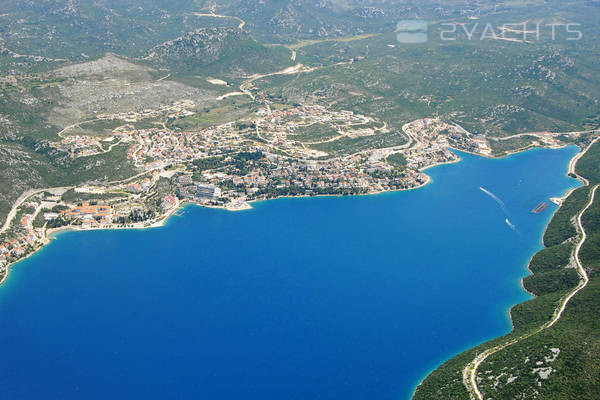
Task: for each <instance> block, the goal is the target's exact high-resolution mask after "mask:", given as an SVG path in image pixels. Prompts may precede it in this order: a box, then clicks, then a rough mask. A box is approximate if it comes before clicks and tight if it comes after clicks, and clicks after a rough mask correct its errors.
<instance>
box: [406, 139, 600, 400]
mask: <svg viewBox="0 0 600 400" xmlns="http://www.w3.org/2000/svg"><path fill="white" fill-rule="evenodd" d="M598 140H600V137H597V138H595V139H593V140H592V141H591V142H590V144H589V145H587V146H586V147H585V148H581V147H579V146H577V145H574V144H573V146H576V147H578V148H579V151H578V152H577V153H576V154H575V155H574V156H573V157H572V158H571V159H570V160H569V164H568V167H567V173H566V174H565V175H566V176H568V177H571V178H572V179H575V180H577V181H579V182H581V185H580V186H577V187H574V188H571V189H568V190H567V191H566V192H565V193H564V194H563V195H562V196H561V197H557V199H560V200H561V203H560V204H556V203H555V204H556V205H557V208H556V210H554V212H553V213H552V215H551V217H550V219H549V221H548V223H547V224H546V226H545V227H544V231H543V233H542V236H541V239H540V240H541V245H542V247H541V248H540V250H538V251H536V252H535V253H533V254H532V255H531V257H530V258H529V260H528V261H527V264H526V270H527V271H528V274H527V275H525V276H524V277H522V278H521V279H520V281H519V285H520V287H521V290H523V292H525V293H526V294H528V295H529V296H531V299H530V300H533V299H535V298H537V297H538V296H536V295H534V294H533V293H531V292H529V291H528V290H527V289H526V288H525V286H524V283H523V281H524V279H525V278H527V277H528V276H531V275H534V273H533V271H531V269H530V265H531V261H532V259H533V257H535V255H536V254H537V253H538V252H539V251H542V250H544V249H545V248H546V246H545V245H544V242H543V240H544V235H545V234H546V231H547V229H548V226H549V225H550V222H551V221H552V219H553V218H554V216H555V215H556V213H557V212H558V210H559V209H560V207H562V204H563V202H564V200H565V199H566V198H567V197H569V196H570V195H571V194H572V193H573V192H574V191H576V190H578V189H580V188H582V187H585V186H587V185H588V182H587V180H586V179H585V178H583V177H581V176H579V175H577V174H576V173H575V166H576V164H577V161H579V159H580V158H581V157H582V156H583V155H584V154H585V153H586V152H587V151H588V150H589V149H590V148H591V147H592V145H593V144H594V143H595V142H597V141H598ZM568 146H571V145H570V144H568V145H565V146H559V147H544V146H542V147H538V146H533V147H532V146H528V148H527V149H526V150H523V151H529V150H533V149H536V148H550V149H560V148H564V147H568ZM459 151H460V150H459ZM520 152H521V151H518V152H511V153H510V154H506V155H505V156H502V157H497V156H496V157H489V158H497V159H501V158H504V157H507V156H509V155H514V154H518V153H520ZM467 153H469V152H467ZM571 175H575V177H572V176H571ZM530 300H526V301H530ZM522 303H523V302H520V303H516V304H514V305H512V306H511V307H510V308H509V309H508V317H509V320H510V324H511V330H510V331H509V332H507V333H506V334H505V335H501V336H497V337H494V338H490V339H488V340H484V341H482V342H479V343H476V344H474V345H473V346H471V347H468V348H465V349H464V350H461V351H459V352H457V353H455V354H453V355H452V356H450V357H448V358H447V359H445V360H444V361H442V362H441V363H439V364H438V365H437V366H436V367H434V368H432V369H431V370H429V371H428V372H427V373H426V374H425V375H424V376H423V377H422V378H421V379H420V380H419V383H418V384H417V385H416V386H415V388H414V389H413V391H412V395H411V397H410V399H413V398H414V396H415V393H416V391H417V389H418V388H419V387H420V386H421V385H422V384H423V382H424V381H425V380H426V379H427V377H429V375H431V374H432V373H433V372H434V371H436V370H437V369H439V368H440V367H441V366H442V365H444V364H445V363H446V362H448V361H450V360H452V359H453V358H455V357H457V356H460V355H461V354H463V353H465V352H467V351H470V350H472V349H474V348H476V347H478V346H481V345H483V344H485V343H488V342H490V341H493V340H496V339H499V338H501V337H503V336H506V335H510V334H511V333H513V332H514V327H515V326H514V321H513V318H512V310H513V308H514V307H516V306H518V305H519V304H522Z"/></svg>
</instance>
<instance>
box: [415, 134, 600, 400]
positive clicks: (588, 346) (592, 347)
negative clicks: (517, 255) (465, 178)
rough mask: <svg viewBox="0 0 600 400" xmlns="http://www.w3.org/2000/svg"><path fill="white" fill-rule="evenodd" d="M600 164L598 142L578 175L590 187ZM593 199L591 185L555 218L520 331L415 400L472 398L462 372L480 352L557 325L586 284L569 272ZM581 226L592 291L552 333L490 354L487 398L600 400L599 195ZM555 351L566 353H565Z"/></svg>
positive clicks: (441, 371)
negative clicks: (557, 312)
mask: <svg viewBox="0 0 600 400" xmlns="http://www.w3.org/2000/svg"><path fill="white" fill-rule="evenodd" d="M599 159H600V146H598V145H597V144H595V145H594V146H592V147H591V148H590V150H589V151H588V152H587V153H586V154H585V155H584V156H583V157H582V158H581V159H580V160H579V162H578V164H577V166H576V170H577V173H578V174H580V175H581V176H583V177H585V178H587V179H589V180H590V183H591V185H596V184H599V183H600V176H599V175H598V170H599V168H598V167H599V164H598V160H599ZM589 195H590V187H582V188H580V189H577V190H576V191H575V192H573V193H572V194H571V196H569V198H568V199H567V200H566V201H565V203H564V204H563V206H561V208H559V210H558V211H557V212H556V214H555V215H554V217H553V218H552V221H551V223H550V225H549V226H548V228H547V230H546V233H545V234H544V243H545V245H546V246H547V247H546V249H544V250H542V251H540V252H538V253H537V254H536V255H535V256H534V257H533V258H532V260H531V262H530V265H529V267H530V269H531V271H532V272H533V275H530V276H528V277H526V278H525V279H524V280H523V285H524V287H525V288H526V289H527V290H528V291H530V292H532V293H534V294H536V295H537V296H538V297H536V298H535V299H533V300H530V301H527V302H524V303H521V304H519V305H517V306H515V307H513V308H512V310H511V316H512V320H513V325H514V330H513V332H511V333H510V334H509V335H507V336H505V337H503V338H498V339H495V340H493V341H491V342H488V343H484V344H482V345H480V346H478V347H476V348H474V349H471V350H468V351H466V352H464V353H462V354H459V355H457V356H456V357H454V358H452V359H450V360H449V361H447V362H446V363H444V364H443V365H441V366H440V367H439V368H438V369H436V370H435V371H433V372H432V373H431V374H430V375H429V376H428V377H427V378H426V379H425V381H423V382H422V384H421V385H420V386H419V388H418V389H417V391H416V393H415V397H414V398H415V399H416V400H419V399H431V398H443V399H464V400H467V399H469V395H468V394H467V392H466V389H465V388H464V386H463V384H462V375H461V374H462V369H463V368H464V367H465V365H466V364H467V363H468V362H470V361H471V360H472V359H473V358H474V357H475V355H476V354H478V353H479V352H481V351H483V350H485V349H487V348H490V347H492V346H494V345H495V344H499V343H503V342H505V341H507V340H509V339H510V338H514V337H517V336H519V335H521V334H523V333H526V332H530V331H532V330H534V329H537V328H538V327H539V326H541V325H542V324H543V323H544V322H546V321H548V320H550V318H551V317H552V315H553V312H554V309H555V308H556V305H557V304H558V301H559V300H560V299H561V298H562V297H563V296H564V295H565V293H567V292H568V291H569V290H571V289H572V288H573V287H575V286H576V285H577V283H578V282H579V277H578V276H577V273H576V271H575V270H574V269H573V268H565V266H567V265H569V264H571V260H570V258H571V254H572V250H573V247H574V242H573V240H574V239H575V237H576V236H577V232H576V230H575V228H574V227H573V225H572V222H571V221H572V219H573V217H574V216H575V215H576V214H577V213H578V212H579V211H580V210H581V209H582V208H583V207H585V205H586V204H587V202H588V200H589ZM582 222H583V226H584V229H585V230H586V233H587V235H588V238H587V240H586V242H585V243H584V245H583V246H582V249H581V253H580V258H581V261H582V263H583V264H584V266H585V267H586V268H588V269H589V276H590V282H589V284H588V286H587V287H586V288H585V289H583V290H582V291H581V292H579V293H578V294H577V295H576V296H575V297H574V298H573V299H572V300H571V302H570V303H569V305H568V306H567V308H566V310H565V312H564V314H563V316H562V318H561V319H560V320H559V321H558V322H557V323H556V324H555V325H553V326H552V327H551V328H548V329H546V330H544V331H542V332H541V333H539V334H536V335H534V336H531V337H529V338H527V339H525V340H522V341H519V342H518V343H517V344H514V345H512V346H509V347H507V348H505V349H503V350H501V351H499V352H497V353H495V354H493V355H491V356H490V357H489V358H487V359H486V360H485V361H484V362H483V363H482V364H481V365H480V367H479V369H478V371H479V376H480V377H481V378H482V379H481V382H480V383H479V389H480V390H481V391H482V392H483V393H484V394H485V395H486V398H487V397H490V398H498V399H513V398H538V397H539V398H544V399H552V400H559V399H590V400H591V399H597V398H599V397H600V380H598V376H600V369H599V367H598V366H599V365H600V356H599V355H600V351H599V350H600V325H599V322H598V318H597V316H598V314H599V313H600V301H599V299H600V277H599V274H598V270H599V268H600V251H599V250H598V249H600V196H598V195H596V198H595V201H594V203H593V205H592V206H591V207H590V208H589V209H588V210H587V212H586V213H585V214H584V216H583V218H582ZM569 239H572V240H570V241H569ZM556 349H559V352H558V353H556ZM555 354H556V356H555ZM548 360H553V361H548ZM538 363H539V364H538ZM540 366H541V367H544V368H548V367H550V368H551V372H550V373H549V375H548V376H547V378H545V379H544V378H542V377H541V375H540V374H539V373H537V372H534V369H535V368H539V367H540ZM544 376H545V375H544ZM511 377H512V378H511ZM509 378H510V379H509ZM496 382H498V383H496Z"/></svg>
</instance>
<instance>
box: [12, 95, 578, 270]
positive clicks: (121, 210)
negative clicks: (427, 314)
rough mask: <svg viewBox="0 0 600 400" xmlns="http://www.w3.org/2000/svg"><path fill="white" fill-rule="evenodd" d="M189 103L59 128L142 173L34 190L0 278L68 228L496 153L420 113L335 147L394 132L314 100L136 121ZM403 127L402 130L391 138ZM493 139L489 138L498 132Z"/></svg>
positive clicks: (406, 172) (237, 205) (341, 188)
mask: <svg viewBox="0 0 600 400" xmlns="http://www.w3.org/2000/svg"><path fill="white" fill-rule="evenodd" d="M193 109H194V103H193V102H176V103H174V104H173V105H170V106H165V107H162V108H160V109H159V110H146V111H143V112H141V113H127V115H101V116H99V118H101V119H116V120H121V121H123V122H124V123H123V124H122V125H120V126H118V127H117V128H115V129H113V130H112V135H111V136H109V137H103V138H98V137H94V136H87V135H80V134H76V135H68V132H66V133H65V132H64V131H63V133H62V134H61V140H60V142H57V143H55V144H54V145H55V147H56V148H58V149H60V150H62V151H65V152H66V153H68V154H70V155H71V157H73V158H78V157H86V156H89V155H93V154H97V153H98V152H106V151H110V150H111V148H112V147H111V146H109V147H108V149H107V148H105V143H109V144H111V145H115V144H125V145H127V146H128V150H127V158H128V159H129V161H130V162H131V163H132V164H133V165H135V167H137V168H138V170H139V171H140V173H139V174H138V175H136V176H135V177H132V178H130V179H128V180H125V181H121V182H117V183H113V184H101V183H90V184H89V185H87V186H81V187H69V188H60V190H56V188H55V189H54V190H48V191H38V192H35V193H33V194H31V195H30V196H26V197H25V198H23V199H22V200H21V201H20V202H19V204H17V205H16V206H15V209H14V210H13V211H14V212H13V213H12V214H11V215H9V219H8V220H7V221H6V223H5V225H4V227H2V231H0V277H3V276H6V274H7V268H8V267H9V265H10V264H12V263H14V262H16V261H18V260H20V259H22V258H24V257H26V256H28V255H30V254H32V253H33V252H35V251H36V250H37V249H39V248H40V247H42V246H43V245H44V244H46V243H48V241H49V238H50V237H51V235H52V234H53V233H55V232H57V231H60V230H64V229H72V230H88V229H132V228H139V229H141V228H149V227H153V226H160V225H161V224H162V223H164V221H165V220H166V219H167V218H168V217H169V216H170V215H171V214H173V213H175V212H177V210H178V209H179V208H180V207H181V206H182V205H185V204H199V205H202V206H205V207H218V208H225V209H228V210H232V211H235V210H244V209H248V208H251V206H250V203H251V202H253V201H257V200H264V199H273V198H277V197H283V196H317V195H359V194H374V193H379V192H385V191H394V190H407V189H414V188H417V187H420V186H422V185H424V184H426V183H428V182H429V177H428V176H427V175H426V174H425V173H424V172H423V171H424V170H425V169H426V168H428V167H431V166H434V165H438V164H443V163H450V162H456V161H458V160H459V157H458V155H457V154H456V153H455V152H453V151H452V149H455V150H460V151H465V152H470V153H473V154H478V155H481V156H485V157H491V156H494V154H493V150H492V145H493V143H491V140H490V139H489V138H487V137H484V136H477V135H472V134H470V133H469V132H467V131H466V130H465V129H463V128H462V127H460V126H459V125H456V124H453V123H451V122H446V121H442V120H440V119H436V118H425V119H420V120H417V121H413V122H410V123H408V124H406V125H404V126H403V127H402V138H403V140H402V142H399V141H397V140H395V141H393V140H390V141H389V142H385V141H383V145H373V146H369V147H367V148H366V149H364V148H363V147H359V146H357V147H356V148H352V147H351V146H350V150H349V151H345V152H340V151H339V149H340V148H342V147H343V148H344V149H347V148H348V146H346V145H345V146H339V145H338V143H342V142H343V141H346V142H343V143H344V144H347V143H360V141H361V140H369V139H371V138H373V137H378V138H380V137H381V138H388V137H395V136H394V135H395V133H394V132H393V131H391V130H390V129H389V128H388V127H387V124H386V123H384V122H382V121H377V120H375V119H373V118H371V117H368V116H364V115H360V114H355V113H353V112H351V111H332V110H328V109H327V108H325V107H323V106H318V105H295V106H290V107H273V106H272V105H270V104H268V103H267V104H266V105H265V106H264V107H262V108H260V109H258V111H256V112H255V115H254V117H253V118H251V119H247V120H238V121H231V122H227V123H224V124H220V125H215V126H210V127H207V128H203V129H197V130H181V129H173V128H169V127H167V126H166V124H164V123H163V124H156V126H155V127H150V128H148V127H147V126H145V127H143V128H137V127H136V121H138V120H139V119H143V118H150V117H157V116H160V117H163V116H167V117H168V118H171V119H179V118H185V117H186V116H189V115H192V114H193V111H192V110H193ZM585 134H586V133H572V134H564V133H561V134H552V133H548V132H541V133H529V134H528V135H529V136H531V137H535V138H536V140H537V142H536V143H535V144H536V145H539V146H546V147H559V146H563V145H565V142H564V141H563V139H564V137H565V135H567V136H568V137H570V138H572V139H575V138H577V137H579V136H581V135H585ZM398 136H399V135H398V134H397V133H396V137H398ZM492 140H493V139H492Z"/></svg>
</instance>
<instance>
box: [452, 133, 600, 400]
mask: <svg viewBox="0 0 600 400" xmlns="http://www.w3.org/2000/svg"><path fill="white" fill-rule="evenodd" d="M596 140H597V139H596ZM596 140H594V141H593V142H592V143H591V144H590V145H589V146H588V147H587V148H586V149H585V150H584V151H582V152H581V153H579V154H578V155H577V157H575V158H574V160H575V162H574V163H572V167H571V164H570V166H569V172H572V173H574V174H575V175H576V176H577V178H578V179H579V180H581V181H582V182H583V183H584V186H588V185H589V182H588V180H587V179H585V178H584V177H582V176H580V175H577V174H576V173H575V164H576V163H577V160H579V159H580V158H581V156H582V155H583V154H585V153H586V152H587V151H588V150H589V149H590V147H591V146H592V145H593V144H594V143H595V142H596ZM598 186H599V185H596V186H594V187H593V188H592V190H591V193H590V199H589V201H588V203H587V205H586V206H585V207H584V208H583V209H582V210H581V211H580V212H579V214H578V215H577V230H578V231H579V235H580V238H579V242H578V243H577V246H576V247H575V252H574V257H575V262H576V264H577V273H578V274H579V276H580V280H579V283H578V284H577V286H576V287H575V288H574V289H573V290H572V291H571V292H569V293H568V294H567V295H566V296H565V297H564V298H563V299H562V300H561V302H560V303H559V305H558V306H557V308H556V309H555V310H554V314H553V316H552V319H551V320H550V321H548V322H546V323H545V324H544V325H542V326H541V327H540V328H538V329H536V330H535V331H533V332H529V333H526V334H524V335H522V336H520V337H518V338H516V339H512V340H510V341H508V342H505V343H502V344H499V345H497V346H494V347H492V348H490V349H487V350H485V351H484V352H482V353H479V354H477V355H476V356H475V358H474V359H473V360H472V361H471V362H470V363H468V364H467V365H466V366H465V368H464V369H463V384H464V385H465V386H466V388H467V391H468V392H469V394H470V395H471V398H474V399H477V400H484V397H483V394H482V393H481V391H480V390H479V387H478V386H477V370H478V368H479V366H480V365H481V364H482V363H483V362H484V361H485V360H486V359H487V358H488V357H489V356H491V355H492V354H495V353H497V352H499V351H501V350H504V349H506V348H507V347H509V346H512V345H513V344H516V343H519V342H520V341H522V340H525V339H527V338H530V337H532V336H534V335H537V334H538V333H540V332H542V331H544V330H546V329H548V328H550V327H551V326H553V325H554V324H556V323H557V322H558V321H559V320H560V318H561V317H562V315H563V312H564V311H565V309H566V308H567V305H568V304H569V301H570V300H571V299H572V298H573V297H574V296H575V295H576V294H577V293H579V292H580V291H581V290H582V289H583V288H585V287H586V286H587V284H588V282H589V277H588V274H587V272H586V270H585V268H584V266H583V264H582V263H581V259H580V258H579V252H580V250H581V247H582V246H583V244H584V243H585V241H586V239H587V234H586V232H585V228H584V227H583V224H582V222H581V218H582V216H583V214H585V212H586V211H587V210H588V208H590V206H591V205H592V203H593V202H594V197H595V195H596V189H598Z"/></svg>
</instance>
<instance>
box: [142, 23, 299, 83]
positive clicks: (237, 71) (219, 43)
mask: <svg viewBox="0 0 600 400" xmlns="http://www.w3.org/2000/svg"><path fill="white" fill-rule="evenodd" d="M143 59H144V60H146V61H148V62H150V63H151V64H152V65H154V66H156V67H160V68H167V69H170V70H174V71H178V72H180V73H184V74H198V73H203V74H222V75H229V76H244V75H251V74H254V73H260V72H272V71H276V70H278V69H282V68H285V67H287V66H289V65H291V60H290V51H289V50H287V49H285V48H283V47H279V46H271V47H267V46H265V45H263V44H260V43H258V42H257V41H256V40H254V39H253V38H252V37H250V35H249V34H248V33H246V32H244V31H242V30H240V29H237V28H201V29H197V30H195V31H193V32H189V33H186V34H185V35H183V36H180V37H178V38H176V39H173V40H169V41H167V42H165V43H163V44H161V45H158V46H156V47H153V48H152V49H150V50H149V51H148V52H147V54H146V55H145V56H144V57H143Z"/></svg>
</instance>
